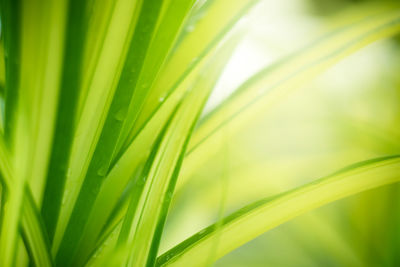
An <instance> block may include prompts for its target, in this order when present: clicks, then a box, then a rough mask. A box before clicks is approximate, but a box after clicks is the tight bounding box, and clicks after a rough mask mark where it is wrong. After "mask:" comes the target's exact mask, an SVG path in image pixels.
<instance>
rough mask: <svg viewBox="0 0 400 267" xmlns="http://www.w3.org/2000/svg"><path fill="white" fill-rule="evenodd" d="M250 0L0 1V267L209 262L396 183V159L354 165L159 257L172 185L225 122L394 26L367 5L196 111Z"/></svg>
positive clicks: (211, 149) (235, 125)
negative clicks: (0, 54)
mask: <svg viewBox="0 0 400 267" xmlns="http://www.w3.org/2000/svg"><path fill="white" fill-rule="evenodd" d="M256 2H257V1H252V0H249V1H243V0H214V1H194V0H167V1H159V0H142V1H140V0H137V1H132V0H105V1H79V0H58V1H55V0H12V1H11V0H10V1H8V0H3V1H1V7H0V8H1V25H2V46H3V47H4V59H5V61H4V62H5V68H4V71H3V69H0V70H1V71H2V76H1V77H2V88H3V90H2V91H3V100H2V101H3V102H4V109H3V117H2V119H3V121H2V129H3V131H2V132H3V133H2V136H1V138H0V153H1V155H0V171H1V179H2V180H1V181H2V191H1V195H2V201H1V228H0V265H1V266H16V265H18V266H23V265H25V264H28V263H29V262H30V263H31V264H34V265H36V266H53V265H55V266H84V265H93V266H100V265H105V266H125V265H127V266H154V265H172V266H175V265H177V266H178V265H179V266H196V265H199V266H202V265H207V264H210V263H211V262H212V261H213V260H214V258H215V259H216V258H220V257H221V256H223V255H224V254H226V253H228V252H230V251H232V250H233V249H235V248H236V247H238V246H240V245H242V244H243V243H245V242H247V241H249V240H251V239H253V238H254V237H256V236H258V235H260V234H261V233H263V232H265V231H267V230H269V229H272V228H273V227H275V226H278V225H279V224H282V223H283V222H285V221H287V220H290V219H291V218H294V217H295V216H297V215H299V214H301V213H304V212H306V211H308V210H311V209H314V208H316V207H318V206H321V205H323V204H326V203H329V202H332V201H335V200H337V199H341V198H344V197H346V196H349V195H353V194H356V193H359V192H362V191H365V190H367V189H371V188H375V187H378V186H382V185H385V184H390V183H395V182H398V181H399V180H400V177H399V176H398V172H399V168H400V158H399V156H396V155H392V156H388V157H382V158H376V159H372V160H368V161H364V162H361V163H360V164H356V165H352V166H351V167H349V168H347V169H344V170H342V171H340V172H338V173H335V174H333V175H331V176H329V177H327V178H323V179H320V180H317V181H316V182H315V183H310V184H306V185H304V186H302V187H299V188H297V189H294V190H291V191H288V192H286V193H283V194H280V195H277V196H274V197H272V198H270V197H269V198H266V199H262V200H260V201H257V202H255V203H253V204H250V205H248V206H246V207H244V208H242V209H240V210H238V211H236V212H234V213H232V214H231V215H229V216H227V217H226V218H223V219H221V220H219V221H218V222H216V223H215V224H213V225H211V226H209V227H208V228H205V229H204V230H203V231H201V232H199V233H197V234H195V235H194V236H192V237H191V238H189V239H187V240H186V241H183V242H182V243H180V244H179V245H177V246H176V247H174V248H172V249H171V250H169V251H167V252H165V253H164V254H162V255H159V254H160V253H159V245H160V240H161V236H162V234H163V230H164V224H165V221H166V217H167V214H168V210H169V206H170V203H171V199H172V197H173V194H174V192H175V191H176V190H178V192H179V191H180V190H183V189H184V186H185V183H186V182H187V181H188V180H190V178H191V175H192V174H193V173H194V172H195V170H196V168H197V167H198V166H199V165H201V164H203V163H204V162H205V161H206V160H207V159H208V158H209V157H210V156H212V155H213V154H215V153H217V152H218V150H219V148H218V146H216V145H215V144H216V143H218V140H219V139H220V138H223V137H224V135H225V134H226V131H229V132H232V131H237V130H238V129H240V128H243V127H244V126H245V125H246V123H247V122H248V121H249V119H250V118H253V117H254V116H255V115H256V114H259V113H261V112H263V111H265V110H266V109H268V108H271V107H272V104H273V103H275V102H277V101H278V100H279V99H281V98H282V97H284V96H286V95H287V94H288V93H290V92H291V91H292V90H293V89H295V88H298V87H299V85H301V84H305V83H307V82H308V81H310V80H311V79H313V78H314V77H316V76H317V75H318V74H320V73H321V72H323V71H324V70H325V69H327V68H328V67H330V66H332V65H333V64H335V63H336V62H338V61H339V60H340V59H342V58H344V57H346V56H347V55H349V54H350V53H352V52H354V51H356V50H358V49H360V48H362V47H364V46H365V45H367V44H369V43H371V42H373V41H375V40H378V39H382V38H385V37H390V36H392V35H394V34H396V33H398V32H399V31H400V13H399V11H398V10H396V9H395V10H392V9H388V10H384V11H381V10H379V11H376V12H375V13H374V14H373V15H368V16H366V17H365V18H362V19H359V20H357V21H355V22H352V23H350V24H348V25H345V26H343V27H341V28H340V29H338V30H336V31H334V32H332V33H331V34H330V35H328V36H327V37H325V38H323V39H321V40H320V41H317V42H316V43H314V44H312V45H311V46H310V47H308V48H304V49H302V50H300V51H299V52H298V53H295V54H293V55H291V56H289V57H287V58H285V59H284V60H282V61H281V62H279V63H277V64H276V65H273V66H269V67H267V68H265V69H262V70H261V71H259V72H258V73H256V74H255V75H254V76H252V77H251V78H250V79H249V80H248V81H247V82H245V83H244V84H243V85H242V86H240V87H239V88H238V89H237V90H236V91H235V93H234V94H233V95H231V96H230V97H229V98H228V99H226V100H225V101H224V102H223V103H221V104H220V105H219V106H218V107H217V108H216V109H215V110H213V111H212V112H210V113H208V114H207V115H206V116H204V117H201V114H202V111H203V108H204V106H205V104H206V101H207V99H208V97H209V95H210V93H211V91H212V90H213V88H214V86H215V84H216V82H217V81H218V78H219V77H220V75H221V73H222V71H223V69H224V67H225V65H226V64H227V62H228V60H229V58H230V56H231V55H232V53H233V52H234V50H235V47H236V45H237V44H238V43H239V42H240V38H241V35H242V31H241V29H240V27H234V26H235V25H236V22H237V21H238V20H239V19H240V18H241V17H242V16H244V14H246V12H247V11H248V10H249V9H250V8H251V7H252V6H254V5H255V4H256ZM3 47H2V49H3ZM261 114H264V113H261ZM181 167H183V169H182V171H181ZM178 178H179V179H178ZM208 255H212V256H210V257H208Z"/></svg>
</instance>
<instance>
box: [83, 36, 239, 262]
mask: <svg viewBox="0 0 400 267" xmlns="http://www.w3.org/2000/svg"><path fill="white" fill-rule="evenodd" d="M231 41H232V42H233V40H231ZM233 43H235V42H233ZM230 45H231V46H232V45H233V44H232V43H231V44H230ZM231 50H232V48H230V46H229V45H225V46H222V47H221V48H219V49H218V50H217V51H214V52H213V54H210V55H209V57H207V58H208V59H207V62H208V63H207V64H208V65H201V64H200V65H199V66H201V70H202V71H203V72H204V69H207V68H208V69H212V70H215V71H216V73H219V72H220V69H218V67H217V66H218V64H222V63H221V62H220V61H223V60H224V59H225V58H224V56H226V53H228V52H231ZM211 62H214V63H213V64H212V65H210V64H211ZM214 64H215V65H214ZM216 65H217V66H216ZM219 68H221V66H219ZM217 70H218V71H217ZM210 73H212V72H211V71H210ZM192 75H193V73H192ZM203 75H204V74H203ZM214 75H215V74H212V75H211V74H210V75H208V76H207V77H208V78H210V77H214ZM214 78H215V77H214ZM199 81H202V82H200V83H199V84H198V85H196V87H195V88H196V89H192V90H204V88H207V87H208V86H211V85H210V84H207V83H206V82H205V78H204V77H203V78H192V79H189V80H188V81H187V82H186V83H183V84H182V85H181V86H184V88H190V86H193V84H196V83H198V82H199ZM214 82H215V81H214ZM209 83H211V84H212V81H209ZM203 93H204V92H203ZM179 99H180V98H177V100H178V102H179ZM172 100H174V99H173V98H169V99H167V100H166V102H165V104H164V105H163V108H162V109H161V110H160V112H157V115H156V116H155V117H154V118H153V120H152V121H151V122H150V124H148V125H147V127H146V128H145V129H144V131H142V132H141V133H140V134H139V135H138V137H137V138H136V139H135V141H134V142H133V143H132V146H130V148H132V149H130V150H128V151H127V152H129V154H124V156H123V157H122V158H121V160H120V161H119V162H118V163H117V165H116V167H115V168H113V170H112V171H111V173H110V175H109V178H108V179H107V180H106V183H105V185H104V187H103V191H102V192H104V193H103V194H100V196H102V198H100V199H103V200H102V201H99V199H98V201H97V203H96V204H97V205H96V209H98V212H96V213H95V214H96V217H94V216H92V219H91V222H92V223H91V224H90V227H88V229H90V230H92V233H91V235H89V237H90V236H91V238H89V240H92V241H91V242H90V243H88V241H86V242H85V243H84V244H85V245H86V247H87V246H90V247H93V245H89V244H93V242H96V240H97V239H94V237H96V234H95V233H97V235H99V234H100V229H101V227H102V226H103V224H102V223H100V222H101V221H105V220H106V219H107V216H105V215H106V214H109V213H111V212H110V209H112V207H113V206H114V204H113V203H111V204H110V199H114V198H115V199H117V198H116V197H111V198H110V197H109V196H110V194H113V193H115V192H112V191H113V190H110V189H115V186H116V185H118V186H120V187H121V188H123V187H124V186H123V185H124V184H125V182H122V180H121V177H122V178H123V179H126V178H124V176H123V175H121V174H120V171H121V170H122V171H124V173H126V171H127V170H128V169H127V168H129V167H130V166H131V165H132V164H133V163H132V162H133V161H138V157H137V155H138V152H136V151H142V149H143V148H144V147H143V144H144V143H148V142H150V141H149V140H154V139H153V137H154V131H155V129H157V127H158V125H159V124H160V123H162V122H163V121H165V120H166V119H165V115H166V114H170V111H171V109H170V107H173V105H174V103H176V102H175V101H172ZM166 108H169V109H166ZM150 133H152V134H150ZM131 152H132V153H131ZM145 156H146V157H147V154H146V155H145ZM125 165H126V166H125ZM125 177H126V176H125ZM106 185H107V186H106ZM111 185H113V186H112V187H111ZM107 191H108V193H106V192H107ZM109 191H111V192H109ZM111 202H112V201H111ZM118 205H122V206H120V207H118V208H117V210H118V212H116V213H115V214H114V215H113V217H110V219H109V221H108V222H107V224H106V225H105V226H104V227H103V230H101V237H100V238H99V239H98V241H97V245H96V247H97V249H96V250H99V249H100V248H101V250H102V251H103V244H107V246H106V247H109V244H110V243H111V244H113V243H114V241H109V238H110V234H111V233H114V232H115V230H114V229H115V228H116V227H117V228H119V226H118V225H121V221H122V219H123V215H124V214H125V212H126V210H127V201H125V202H122V203H120V204H118ZM104 210H105V212H104ZM101 211H103V214H102V213H101ZM92 215H93V214H92ZM99 216H100V217H99ZM101 216H103V219H101V218H102V217H101ZM99 218H100V222H99V220H98V219H99ZM95 219H96V220H95ZM96 222H97V223H96ZM99 226H100V228H99ZM93 229H97V230H94V231H93ZM158 234H159V233H158ZM93 253H94V252H92V254H93ZM98 254H99V253H98V252H96V253H94V255H98ZM101 254H102V255H104V252H102V253H101ZM109 256H110V257H111V255H109ZM96 257H97V256H96ZM107 257H108V256H107ZM96 260H97V261H98V259H96ZM92 261H93V259H92V260H91V262H92Z"/></svg>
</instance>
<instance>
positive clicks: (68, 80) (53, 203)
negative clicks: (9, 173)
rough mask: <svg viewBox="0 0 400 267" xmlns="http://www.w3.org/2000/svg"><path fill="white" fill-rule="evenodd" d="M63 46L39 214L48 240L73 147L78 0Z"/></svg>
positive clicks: (73, 1) (81, 16)
mask: <svg viewBox="0 0 400 267" xmlns="http://www.w3.org/2000/svg"><path fill="white" fill-rule="evenodd" d="M66 8H67V10H68V11H67V18H66V31H65V49H64V55H63V66H62V77H61V85H60V92H59V96H58V107H57V112H56V114H57V117H56V121H55V130H54V131H55V132H54V139H53V143H52V147H51V155H50V162H49V166H48V171H47V179H46V185H45V191H44V196H43V204H42V216H43V219H44V222H45V225H46V229H47V231H48V235H49V238H50V241H53V238H54V234H55V230H56V226H57V221H58V218H59V214H60V208H61V205H62V196H63V192H64V187H65V181H66V178H67V171H68V163H69V158H70V153H71V149H72V142H73V137H74V130H75V124H76V119H75V118H76V113H77V107H78V103H79V92H80V88H81V84H82V77H81V75H82V73H81V69H82V66H83V51H84V50H83V48H84V42H85V32H86V20H85V11H86V8H87V7H86V6H85V4H82V2H81V1H79V0H70V1H69V2H68V5H67V6H66Z"/></svg>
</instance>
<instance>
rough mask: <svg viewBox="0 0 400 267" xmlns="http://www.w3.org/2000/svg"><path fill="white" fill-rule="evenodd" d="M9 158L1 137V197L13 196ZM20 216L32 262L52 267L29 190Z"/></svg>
mask: <svg viewBox="0 0 400 267" xmlns="http://www.w3.org/2000/svg"><path fill="white" fill-rule="evenodd" d="M9 158H10V156H9V153H8V152H7V148H6V146H5V145H4V142H3V137H1V138H0V181H1V184H2V192H1V193H2V196H3V194H5V195H6V196H7V195H8V194H14V192H13V190H14V188H15V185H14V183H15V181H14V179H13V174H12V169H11V166H10V163H9V162H8V159H9ZM22 209H23V211H22V215H21V230H22V234H23V237H24V243H25V245H26V247H27V249H28V250H29V251H30V255H31V257H32V260H33V262H34V263H35V264H36V266H52V258H51V254H50V248H49V244H48V242H47V235H46V232H45V229H44V225H43V224H42V222H41V217H40V215H39V212H38V210H37V208H36V206H35V204H34V200H33V197H32V195H31V193H30V191H29V188H27V187H26V188H25V195H24V197H23V206H22Z"/></svg>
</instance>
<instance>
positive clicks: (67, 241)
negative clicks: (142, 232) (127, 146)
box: [56, 0, 162, 266]
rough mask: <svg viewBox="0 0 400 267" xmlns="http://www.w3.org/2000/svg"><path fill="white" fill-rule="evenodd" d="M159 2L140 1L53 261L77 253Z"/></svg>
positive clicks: (63, 260)
mask: <svg viewBox="0 0 400 267" xmlns="http://www.w3.org/2000/svg"><path fill="white" fill-rule="evenodd" d="M161 6H162V3H161V2H160V1H156V0H154V1H153V0H150V1H144V2H143V5H142V7H141V11H140V15H139V18H138V22H137V27H136V30H135V32H134V35H133V37H132V40H131V45H130V47H129V50H128V53H127V56H126V61H125V64H124V67H123V70H122V73H121V77H120V78H119V82H118V85H117V88H116V91H115V93H114V96H113V99H112V102H111V106H110V109H109V111H108V114H107V116H106V120H105V123H104V126H103V130H102V132H101V134H100V138H99V141H98V142H97V144H96V147H95V150H94V153H93V156H92V158H91V160H90V163H89V166H88V170H87V172H86V176H85V178H84V180H83V183H82V187H81V189H80V192H79V195H78V198H77V200H76V203H75V206H74V209H73V211H72V213H71V217H70V219H69V222H68V225H67V227H66V230H65V233H64V236H63V238H62V241H61V244H60V248H59V250H58V253H57V256H56V264H61V263H63V264H64V265H66V266H67V265H69V264H70V263H71V262H72V260H73V257H74V256H75V254H76V251H77V245H78V242H79V240H80V238H81V235H82V232H83V231H84V229H85V225H86V223H87V218H88V217H89V214H90V212H91V210H92V207H93V203H94V201H95V199H96V196H97V194H98V192H99V190H100V187H101V184H102V182H103V180H104V179H105V177H106V175H107V173H108V169H109V167H110V164H111V160H112V158H113V156H114V154H115V145H116V141H117V139H118V137H119V135H120V132H121V128H122V125H123V122H124V121H125V119H126V115H127V112H128V108H129V105H130V104H131V103H130V102H131V98H132V96H133V94H134V90H133V89H134V87H135V85H136V79H137V77H138V76H137V74H135V73H136V72H137V70H138V69H141V68H142V65H143V61H144V56H145V55H146V52H147V49H148V46H149V42H150V40H151V38H152V35H153V30H154V27H155V25H156V23H157V20H158V17H159V11H160V9H161Z"/></svg>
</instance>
